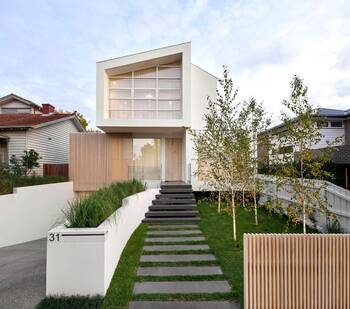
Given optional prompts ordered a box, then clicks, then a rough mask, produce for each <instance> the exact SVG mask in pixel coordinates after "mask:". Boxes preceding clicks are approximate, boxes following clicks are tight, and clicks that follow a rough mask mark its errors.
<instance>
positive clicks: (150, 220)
mask: <svg viewBox="0 0 350 309" xmlns="http://www.w3.org/2000/svg"><path fill="white" fill-rule="evenodd" d="M199 220H200V219H199V217H164V218H157V217H150V218H145V219H143V220H142V222H143V223H159V222H183V221H188V222H197V221H199Z"/></svg>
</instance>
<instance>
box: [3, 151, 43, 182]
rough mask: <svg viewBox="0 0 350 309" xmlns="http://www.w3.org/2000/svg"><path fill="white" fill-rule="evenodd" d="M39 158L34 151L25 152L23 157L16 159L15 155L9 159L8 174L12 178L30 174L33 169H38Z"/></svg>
mask: <svg viewBox="0 0 350 309" xmlns="http://www.w3.org/2000/svg"><path fill="white" fill-rule="evenodd" d="M40 158H41V157H40V156H39V154H38V153H37V152H36V151H35V150H34V149H30V150H29V151H27V150H25V151H24V155H22V156H21V157H20V159H18V158H17V157H16V156H15V155H12V156H11V158H10V164H9V172H10V174H11V175H13V176H28V175H29V174H31V173H32V171H33V169H34V168H36V167H39V166H40V164H39V159H40Z"/></svg>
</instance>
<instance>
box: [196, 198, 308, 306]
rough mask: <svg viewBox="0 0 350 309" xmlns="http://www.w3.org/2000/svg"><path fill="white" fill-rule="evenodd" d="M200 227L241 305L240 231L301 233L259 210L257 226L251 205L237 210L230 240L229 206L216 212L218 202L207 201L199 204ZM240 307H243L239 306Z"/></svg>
mask: <svg viewBox="0 0 350 309" xmlns="http://www.w3.org/2000/svg"><path fill="white" fill-rule="evenodd" d="M198 208H199V212H200V215H201V221H200V223H199V225H200V228H201V229H202V231H203V233H204V234H205V236H206V238H207V241H208V244H209V246H210V248H211V249H212V251H213V253H214V254H215V256H216V258H217V260H218V261H219V264H220V265H221V267H222V270H223V272H224V275H225V276H226V278H227V279H228V281H229V282H230V283H231V285H232V287H233V292H234V295H235V296H236V297H238V298H239V300H240V303H241V305H243V298H244V294H243V234H244V233H301V232H302V226H301V225H297V226H290V225H288V224H287V220H286V218H284V217H282V216H280V215H277V214H271V213H269V212H268V211H267V210H265V209H259V211H258V218H259V225H255V224H254V213H253V210H252V209H251V208H250V207H246V208H242V207H238V209H237V241H233V239H232V217H231V216H230V212H229V209H228V208H226V209H225V208H224V209H223V211H222V212H221V213H220V214H219V213H218V212H217V205H216V204H215V203H210V202H208V201H202V202H200V203H198ZM242 307H243V306H242Z"/></svg>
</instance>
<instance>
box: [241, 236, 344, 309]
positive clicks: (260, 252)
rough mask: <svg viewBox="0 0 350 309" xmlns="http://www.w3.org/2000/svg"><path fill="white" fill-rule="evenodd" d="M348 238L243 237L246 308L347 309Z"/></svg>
mask: <svg viewBox="0 0 350 309" xmlns="http://www.w3.org/2000/svg"><path fill="white" fill-rule="evenodd" d="M349 257H350V235H348V234H338V235H332V234H329V235H327V234H308V235H300V234H294V235H293V234H289V235H288V234H274V235H271V234H245V235H244V280H245V282H244V287H245V291H244V295H245V300H244V303H245V308H246V309H252V308H261V309H272V308H301V309H304V308H315V309H316V308H317V309H318V308H350V258H349Z"/></svg>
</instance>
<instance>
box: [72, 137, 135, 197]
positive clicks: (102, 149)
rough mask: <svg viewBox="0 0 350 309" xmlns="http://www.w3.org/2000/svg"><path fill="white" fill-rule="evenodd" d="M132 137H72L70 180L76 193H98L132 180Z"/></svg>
mask: <svg viewBox="0 0 350 309" xmlns="http://www.w3.org/2000/svg"><path fill="white" fill-rule="evenodd" d="M131 163H132V138H130V137H129V136H127V135H122V134H103V133H73V134H71V135H70V156H69V178H70V180H71V181H73V186H74V191H78V192H83V191H85V192H88V191H96V190H98V189H99V188H102V187H104V186H107V185H109V184H111V183H112V182H114V181H126V180H129V179H132V175H130V172H129V170H130V166H131Z"/></svg>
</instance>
